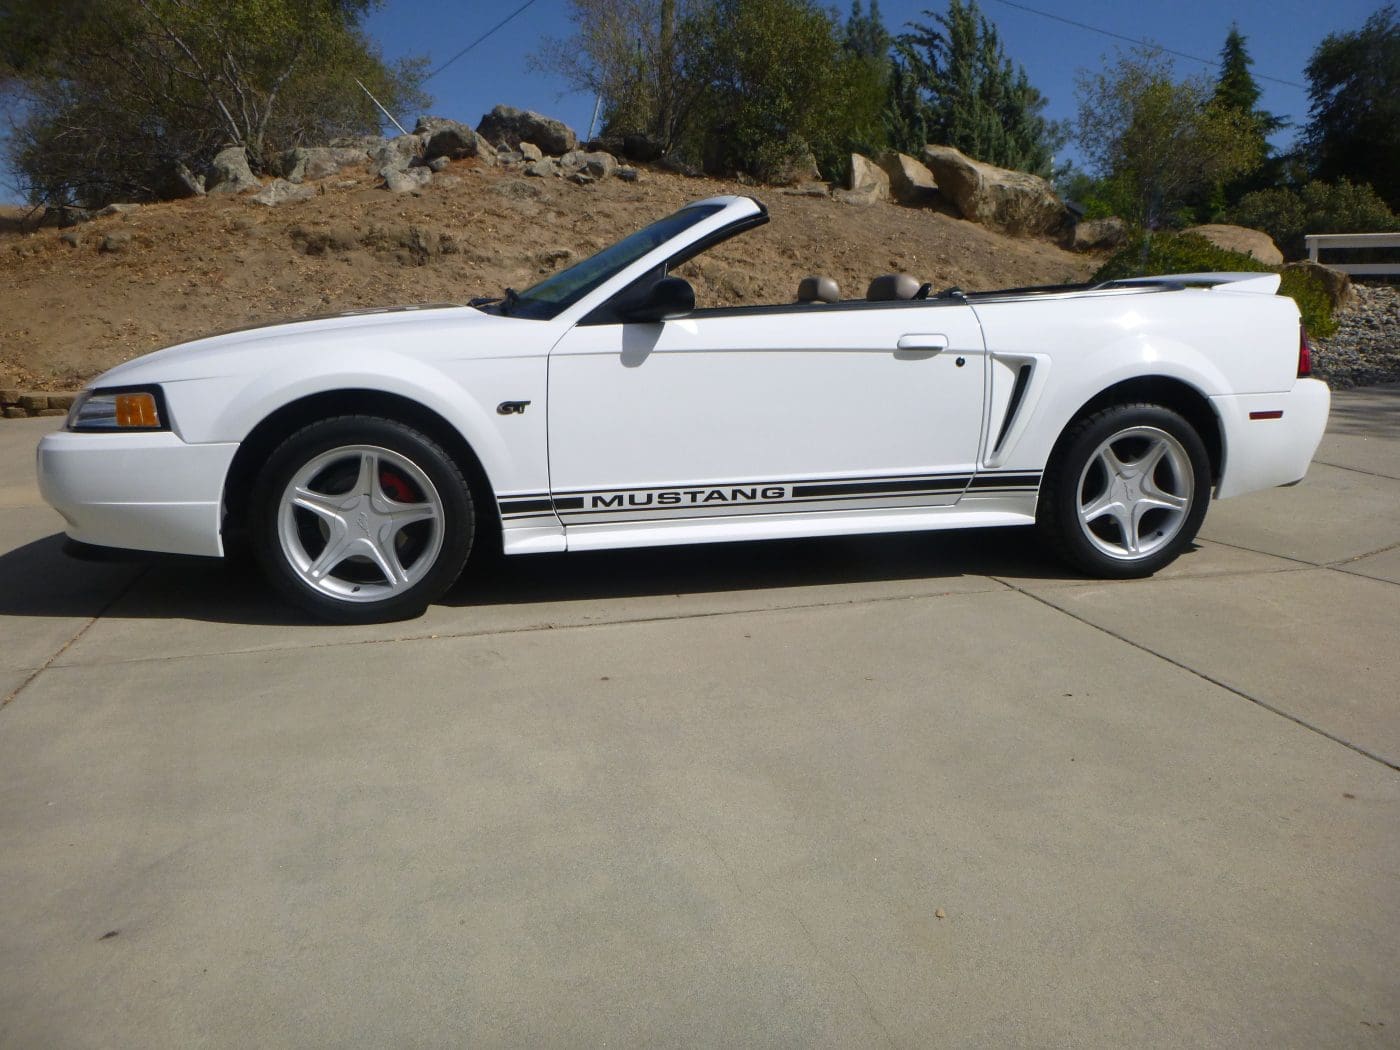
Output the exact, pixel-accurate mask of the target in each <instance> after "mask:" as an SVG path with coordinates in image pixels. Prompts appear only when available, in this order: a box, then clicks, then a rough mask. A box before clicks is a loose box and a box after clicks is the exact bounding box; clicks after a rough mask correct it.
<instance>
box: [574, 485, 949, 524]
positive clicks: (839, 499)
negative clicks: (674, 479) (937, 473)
mask: <svg viewBox="0 0 1400 1050" xmlns="http://www.w3.org/2000/svg"><path fill="white" fill-rule="evenodd" d="M957 491H959V490H958V489H929V490H927V491H925V492H900V493H896V495H899V496H901V497H909V498H912V497H914V496H946V495H948V494H949V493H950V492H957ZM873 498H874V497H872V496H870V495H868V494H866V495H859V496H807V497H803V498H801V499H774V500H739V501H737V502H734V503H652V504H649V505H648V506H645V507H630V506H624V507H598V508H596V509H594V510H580V511H578V512H577V513H578V514H626V513H629V512H632V513H638V514H641V513H646V512H648V511H656V510H669V511H692V510H719V511H728V512H737V511H738V510H739V508H742V507H793V506H799V505H805V504H808V503H844V502H849V501H850V500H869V499H873ZM918 508H919V504H917V503H916V504H913V505H911V506H909V507H874V508H871V509H872V510H917V509H918ZM713 516H714V515H699V517H713Z"/></svg>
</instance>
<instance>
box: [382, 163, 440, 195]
mask: <svg viewBox="0 0 1400 1050" xmlns="http://www.w3.org/2000/svg"><path fill="white" fill-rule="evenodd" d="M432 181H433V173H432V172H431V171H429V170H428V169H427V168H409V169H408V170H407V171H390V172H389V173H388V174H386V175H385V176H384V188H385V189H387V190H388V191H389V192H390V193H422V192H423V190H424V188H425V187H426V186H427V185H428V184H429V183H430V182H432Z"/></svg>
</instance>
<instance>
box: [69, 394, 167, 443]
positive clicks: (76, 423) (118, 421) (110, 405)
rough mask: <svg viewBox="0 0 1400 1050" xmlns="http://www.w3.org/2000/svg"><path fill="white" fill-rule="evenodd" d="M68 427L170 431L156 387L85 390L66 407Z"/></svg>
mask: <svg viewBox="0 0 1400 1050" xmlns="http://www.w3.org/2000/svg"><path fill="white" fill-rule="evenodd" d="M67 426H68V429H69V430H81V431H108V432H110V431H116V430H127V431H130V430H169V429H170V417H169V416H168V415H167V414H166V411H165V397H164V395H163V394H162V393H161V389H160V387H158V386H138V387H130V388H129V389H125V390H120V389H110V390H104V389H99V390H84V391H83V392H82V393H81V394H79V395H78V399H77V400H76V401H74V402H73V407H72V408H71V409H69V410H68V424H67Z"/></svg>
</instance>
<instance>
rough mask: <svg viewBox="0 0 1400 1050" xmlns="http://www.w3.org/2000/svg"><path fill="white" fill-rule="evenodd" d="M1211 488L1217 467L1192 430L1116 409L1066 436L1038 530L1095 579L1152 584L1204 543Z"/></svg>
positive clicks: (1146, 412)
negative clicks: (1200, 539) (1197, 542)
mask: <svg viewBox="0 0 1400 1050" xmlns="http://www.w3.org/2000/svg"><path fill="white" fill-rule="evenodd" d="M1210 485H1211V477H1210V459H1209V456H1208V455H1207V453H1206V449H1205V444H1204V443H1203V442H1202V441H1201V438H1200V435H1199V434H1197V433H1196V431H1195V430H1194V429H1193V428H1192V426H1191V424H1190V423H1188V422H1187V421H1186V420H1185V419H1183V418H1182V417H1181V416H1180V415H1178V414H1177V413H1175V412H1173V411H1172V410H1171V409H1169V408H1164V407H1163V406H1161V405H1151V404H1133V405H1114V406H1112V407H1110V408H1106V409H1103V410H1102V411H1099V412H1096V413H1094V414H1093V415H1090V416H1087V417H1085V418H1084V419H1081V420H1079V421H1078V422H1077V423H1075V424H1074V425H1073V426H1072V427H1071V429H1070V431H1069V432H1068V433H1067V434H1066V436H1065V441H1064V442H1063V443H1062V445H1061V451H1060V452H1059V453H1058V454H1057V456H1056V459H1055V461H1054V462H1053V463H1052V464H1051V467H1050V469H1049V470H1048V471H1046V476H1045V484H1044V486H1043V487H1042V491H1041V500H1040V510H1039V514H1038V516H1037V523H1038V524H1039V526H1040V528H1041V531H1042V532H1043V533H1044V534H1045V536H1046V537H1047V539H1048V540H1049V541H1050V543H1051V546H1052V547H1054V548H1055V550H1056V552H1057V553H1059V554H1060V555H1061V557H1063V558H1064V559H1065V560H1066V561H1068V562H1069V563H1070V564H1072V565H1074V566H1075V567H1076V568H1078V569H1081V570H1083V571H1084V572H1086V573H1088V574H1089V575H1091V576H1101V577H1108V578H1114V579H1126V578H1131V577H1138V576H1149V575H1151V574H1152V573H1154V572H1156V571H1157V570H1158V569H1160V568H1162V567H1163V566H1164V565H1167V564H1169V563H1170V562H1171V561H1173V560H1174V559H1175V558H1176V557H1177V555H1179V554H1180V553H1181V552H1182V551H1183V550H1185V549H1186V548H1187V547H1188V546H1189V545H1190V544H1191V541H1192V540H1194V539H1195V537H1196V532H1197V530H1198V529H1199V528H1200V527H1201V521H1202V520H1203V519H1204V518H1205V513H1206V505H1207V503H1208V502H1209V500H1210Z"/></svg>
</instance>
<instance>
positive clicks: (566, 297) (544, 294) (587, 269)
mask: <svg viewBox="0 0 1400 1050" xmlns="http://www.w3.org/2000/svg"><path fill="white" fill-rule="evenodd" d="M725 208H726V205H725V204H722V203H719V202H705V203H700V204H688V205H686V206H685V207H684V208H681V209H680V210H679V211H675V212H672V213H671V214H670V215H667V216H665V217H664V218H661V219H657V220H656V221H654V222H651V223H648V224H647V225H646V226H643V227H642V228H641V229H639V230H636V231H634V232H633V233H630V234H628V235H627V236H626V237H624V238H622V240H620V241H616V242H614V243H613V244H610V245H608V247H606V248H603V249H602V250H600V251H597V252H595V253H593V254H592V255H590V256H589V257H588V258H586V259H582V260H580V261H579V262H576V263H574V264H573V265H572V266H568V267H566V268H564V269H562V270H559V271H558V272H556V273H552V274H550V275H549V276H548V277H546V278H545V279H544V280H542V281H537V282H536V283H535V284H532V285H531V286H530V287H529V288H526V289H525V290H524V291H523V292H511V290H510V289H507V292H509V293H510V294H508V295H507V296H506V299H505V300H504V301H502V302H498V303H494V304H492V305H491V306H490V307H488V309H490V310H491V311H492V312H494V313H499V314H502V315H504V316H507V317H518V318H522V319H525V320H536V321H550V320H553V319H554V318H556V317H558V316H559V315H560V314H561V313H563V312H564V311H565V310H567V309H569V308H570V307H571V306H574V305H575V304H576V303H578V302H579V301H580V300H582V299H583V298H585V297H586V296H588V295H589V294H590V293H592V292H594V291H596V290H597V289H599V288H601V287H602V286H603V285H604V284H606V283H607V282H608V281H610V280H611V279H612V278H614V277H616V276H617V275H618V274H620V273H622V272H623V271H624V270H626V269H627V268H628V267H630V266H633V265H634V264H636V263H637V262H638V261H640V260H642V259H645V258H646V257H647V256H648V255H651V254H652V253H653V252H655V251H656V250H657V249H659V248H662V247H663V246H665V245H666V244H669V243H670V242H671V241H673V240H675V239H676V238H677V237H679V236H681V235H682V234H684V233H686V232H687V231H689V230H692V229H694V228H695V227H696V226H697V225H699V224H700V223H702V222H704V221H705V220H706V219H710V218H713V217H714V216H715V215H718V214H719V213H720V212H722V211H724V210H725ZM551 293H557V294H551Z"/></svg>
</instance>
